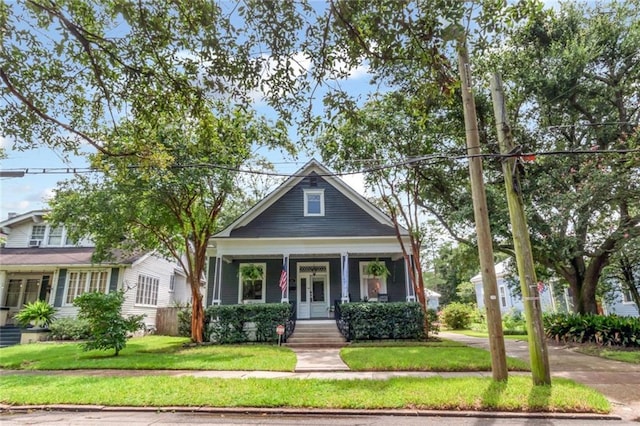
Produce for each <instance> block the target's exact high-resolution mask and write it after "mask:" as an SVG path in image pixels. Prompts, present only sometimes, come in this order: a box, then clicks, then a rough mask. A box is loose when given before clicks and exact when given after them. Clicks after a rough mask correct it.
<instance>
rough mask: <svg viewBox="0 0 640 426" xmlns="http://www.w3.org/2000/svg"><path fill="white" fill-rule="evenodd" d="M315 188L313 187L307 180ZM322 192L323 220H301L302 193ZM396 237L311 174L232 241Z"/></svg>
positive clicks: (235, 231) (309, 218) (237, 230)
mask: <svg viewBox="0 0 640 426" xmlns="http://www.w3.org/2000/svg"><path fill="white" fill-rule="evenodd" d="M311 177H313V178H315V180H316V182H317V186H315V187H312V186H311V182H310V178H311ZM305 188H314V189H315V188H317V189H324V203H325V215H324V216H312V217H305V216H304V205H303V203H304V191H303V190H304V189H305ZM378 235H395V233H394V230H393V228H392V227H390V226H387V225H383V224H381V223H380V222H378V221H377V220H375V219H374V218H373V217H371V216H370V215H369V214H368V213H367V212H365V211H364V210H363V209H361V208H360V207H358V205H357V204H355V203H354V202H353V201H352V200H351V199H349V198H347V197H346V196H344V195H343V194H342V193H341V192H340V191H338V190H337V189H335V188H334V187H333V186H332V185H330V184H329V183H328V182H327V181H326V180H324V179H323V178H321V177H319V176H318V175H317V174H315V173H312V174H311V175H310V176H309V177H306V178H304V179H303V180H302V181H300V182H299V183H298V184H297V185H296V186H294V187H293V188H291V189H290V190H289V192H287V193H286V194H285V195H283V196H282V197H281V198H280V199H279V200H277V201H276V202H275V203H274V204H272V205H271V206H270V207H269V208H267V209H266V210H265V211H264V212H262V214H261V215H259V216H258V217H256V218H255V219H254V220H252V221H251V222H250V223H249V224H247V225H246V226H244V227H242V228H238V229H235V230H233V231H232V232H231V237H249V238H260V237H348V236H378Z"/></svg>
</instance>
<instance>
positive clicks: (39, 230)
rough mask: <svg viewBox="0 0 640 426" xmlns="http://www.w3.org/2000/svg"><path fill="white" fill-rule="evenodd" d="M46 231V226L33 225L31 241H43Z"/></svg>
mask: <svg viewBox="0 0 640 426" xmlns="http://www.w3.org/2000/svg"><path fill="white" fill-rule="evenodd" d="M46 230H47V225H33V228H31V241H42V240H44V234H45V232H46Z"/></svg>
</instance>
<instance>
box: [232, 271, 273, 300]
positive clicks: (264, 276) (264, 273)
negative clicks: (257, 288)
mask: <svg viewBox="0 0 640 426" xmlns="http://www.w3.org/2000/svg"><path fill="white" fill-rule="evenodd" d="M244 265H256V266H260V267H262V291H261V294H262V296H261V299H260V300H258V299H247V300H244V299H243V298H242V288H243V282H242V274H241V273H240V269H241V268H242V266H244ZM256 281H257V280H256ZM266 284H267V264H266V263H256V262H242V263H240V264H239V265H238V304H243V303H265V302H266V296H267V285H266Z"/></svg>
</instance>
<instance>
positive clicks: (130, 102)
mask: <svg viewBox="0 0 640 426" xmlns="http://www.w3.org/2000/svg"><path fill="white" fill-rule="evenodd" d="M312 12H313V10H312V8H310V7H309V6H308V5H307V4H306V2H304V1H301V2H264V1H255V0H246V1H240V2H238V3H235V4H231V3H226V2H221V1H209V0H177V1H171V2H156V1H135V0H96V1H92V2H82V1H80V2H78V1H75V0H60V1H56V2H52V1H43V0H17V1H12V2H9V3H7V2H3V3H1V4H0V27H2V49H0V64H1V65H0V90H1V93H2V97H1V98H0V99H1V100H0V116H2V117H3V125H2V128H3V129H2V131H3V135H4V136H6V137H11V138H12V139H13V140H14V141H15V144H16V146H17V147H18V148H19V149H28V148H32V147H38V146H43V145H47V146H50V147H52V148H61V149H63V150H65V151H68V152H75V151H78V150H79V149H86V146H87V145H89V146H90V148H91V150H92V151H93V150H95V151H97V152H101V153H103V154H112V155H138V156H140V155H144V154H148V153H151V152H153V151H154V148H153V147H151V146H148V145H146V144H145V141H143V140H138V142H139V143H138V144H133V145H131V144H129V145H128V146H127V150H124V149H122V147H118V146H113V145H111V144H110V138H109V137H110V136H112V135H113V134H117V133H118V132H119V131H120V128H121V127H122V126H125V125H126V123H127V122H128V121H129V120H136V119H138V118H139V117H140V116H141V115H144V114H145V113H153V112H154V111H157V110H158V108H160V107H161V106H162V105H164V102H165V99H166V96H168V97H169V99H171V101H172V102H179V103H182V105H183V107H184V108H185V109H187V108H189V107H191V108H192V110H191V114H190V115H192V116H197V113H196V111H197V110H198V109H201V108H202V104H203V103H206V101H210V100H223V101H226V102H228V103H230V104H236V105H244V106H247V105H252V104H253V103H254V102H255V101H256V98H264V99H265V100H266V101H267V102H268V103H269V104H270V105H272V106H273V107H274V108H276V109H278V110H280V111H282V112H283V115H282V117H283V118H290V117H289V115H288V114H287V111H286V110H287V108H285V106H288V105H289V104H291V103H294V101H296V102H302V100H301V99H302V93H304V92H305V91H304V90H303V89H304V87H305V80H304V79H302V78H299V77H300V75H302V74H303V71H305V67H304V64H303V63H302V62H303V61H304V58H301V57H300V55H299V51H300V50H299V37H298V36H297V35H298V34H299V33H300V32H301V31H303V29H304V27H305V26H306V25H307V15H309V14H311V13H312ZM301 61H302V62H301Z"/></svg>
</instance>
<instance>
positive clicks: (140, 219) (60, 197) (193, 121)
mask: <svg viewBox="0 0 640 426" xmlns="http://www.w3.org/2000/svg"><path fill="white" fill-rule="evenodd" d="M176 105H179V104H176ZM224 108H226V106H224V105H219V108H218V113H217V115H214V113H213V112H211V111H210V110H209V109H208V108H207V109H203V110H201V111H199V114H198V116H197V117H194V116H190V115H189V111H186V110H184V109H180V108H178V107H174V108H173V110H171V111H170V110H169V107H168V106H167V107H165V108H164V109H163V110H161V111H158V112H156V113H155V114H153V115H148V116H146V117H144V118H142V117H141V119H140V121H135V122H130V123H128V124H126V125H123V126H121V127H120V129H119V131H118V134H114V135H113V137H112V138H111V141H112V142H111V143H113V144H115V145H119V146H121V147H122V148H123V149H129V146H132V145H135V144H137V143H138V141H137V140H136V138H140V137H142V138H144V139H143V140H145V141H148V142H149V144H150V145H153V146H155V149H156V152H155V153H154V155H153V157H151V159H150V160H146V161H145V162H144V163H141V162H140V161H139V160H138V159H136V158H133V157H129V156H125V157H113V156H109V155H104V154H101V153H99V154H96V155H95V156H93V157H92V159H93V165H94V166H95V167H96V168H99V169H100V170H101V171H102V176H99V177H96V178H92V177H87V176H77V177H75V178H74V179H72V180H70V181H68V182H66V183H64V184H62V185H61V186H60V187H59V188H58V189H57V190H56V192H55V196H54V198H53V200H52V201H51V206H52V213H51V218H50V220H51V222H52V223H64V224H66V226H67V227H69V228H70V229H69V230H70V235H71V237H72V238H74V239H75V240H79V239H80V238H82V237H90V238H91V239H92V240H93V241H94V242H95V244H96V251H95V254H94V259H95V260H104V259H108V258H109V257H110V254H111V253H112V252H113V250H114V249H122V250H127V251H152V250H154V251H157V252H159V253H161V254H164V255H166V256H169V257H171V258H173V259H175V260H176V261H177V262H178V263H179V264H180V265H181V267H182V269H183V270H184V271H185V274H186V277H187V282H188V283H189V286H190V288H191V296H192V309H193V312H192V316H191V338H192V340H194V341H195V342H202V339H203V336H202V333H203V324H204V311H203V304H202V293H201V287H202V282H203V280H204V279H205V277H204V271H205V262H206V250H207V246H208V243H209V238H210V237H211V235H213V233H214V232H216V231H217V230H219V229H220V225H221V224H220V222H219V221H220V214H221V210H222V208H223V204H224V202H225V200H226V198H227V196H228V194H230V193H233V192H234V191H237V187H236V179H237V177H238V174H237V172H238V169H239V168H240V167H241V166H242V165H243V164H245V163H246V162H247V161H249V160H250V159H251V158H252V149H253V147H255V146H259V145H266V146H270V147H276V146H289V147H290V148H291V146H290V145H287V144H286V140H287V139H286V132H285V131H284V129H278V128H274V127H271V126H270V125H269V123H267V122H266V121H264V120H261V119H258V118H256V117H255V116H254V114H251V113H248V112H241V111H238V110H235V111H224ZM211 110H213V106H212V108H211ZM207 111H209V112H207Z"/></svg>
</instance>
